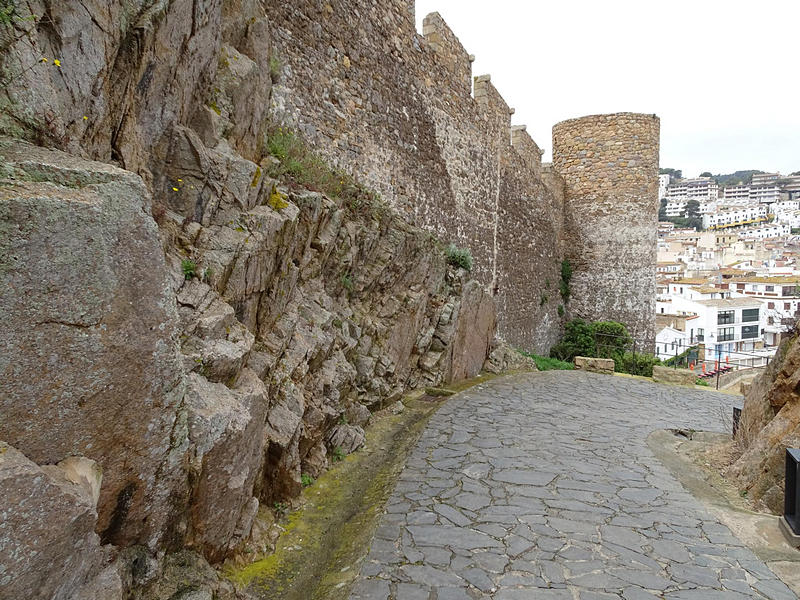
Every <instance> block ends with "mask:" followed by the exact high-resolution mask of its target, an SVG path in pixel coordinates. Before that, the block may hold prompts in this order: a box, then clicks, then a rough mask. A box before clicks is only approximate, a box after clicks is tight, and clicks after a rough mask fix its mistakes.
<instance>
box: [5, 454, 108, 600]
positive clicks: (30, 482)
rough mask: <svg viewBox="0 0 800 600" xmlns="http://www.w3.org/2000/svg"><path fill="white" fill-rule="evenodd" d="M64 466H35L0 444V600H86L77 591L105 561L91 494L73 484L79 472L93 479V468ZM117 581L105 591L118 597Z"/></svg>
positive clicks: (86, 464)
mask: <svg viewBox="0 0 800 600" xmlns="http://www.w3.org/2000/svg"><path fill="white" fill-rule="evenodd" d="M75 458H76V459H77V457H75ZM78 465H82V466H78ZM64 467H65V468H63V469H62V468H61V467H58V466H55V465H52V466H45V467H39V466H38V465H36V464H35V463H34V462H32V461H31V460H29V459H27V458H26V457H25V456H24V455H23V454H22V453H21V452H19V451H18V450H16V449H15V448H13V447H11V446H9V445H8V444H6V443H5V442H0V598H30V599H32V600H71V599H73V598H77V597H86V596H85V595H82V594H81V593H79V592H82V588H84V587H85V586H87V585H88V586H91V584H92V581H93V580H94V578H95V577H96V576H97V575H99V573H100V571H101V570H102V569H103V567H104V565H105V563H106V562H107V561H108V558H109V557H108V556H107V553H106V551H105V550H104V549H103V548H102V547H101V546H100V538H99V537H98V535H97V534H96V533H95V532H94V528H95V525H96V523H97V513H96V512H95V505H94V502H95V498H94V496H93V491H92V489H91V487H89V486H87V485H82V483H77V482H75V481H73V479H83V478H84V477H83V476H81V477H76V474H77V473H78V472H86V473H90V474H91V475H90V476H89V477H90V478H91V479H95V475H94V474H95V473H96V472H97V470H96V469H95V468H94V467H95V465H94V463H92V461H87V460H86V459H81V460H73V461H70V462H68V463H65V465H64ZM112 579H114V578H113V577H112ZM118 582H119V578H118V577H117V578H116V583H117V585H114V582H112V581H109V582H108V584H109V585H108V586H104V587H107V589H113V588H116V589H117V590H118V591H120V592H121V589H120V586H119V585H118ZM104 597H105V598H108V599H109V600H113V598H114V596H113V595H110V594H108V593H107V594H106V595H105V596H104ZM119 597H121V596H117V598H119Z"/></svg>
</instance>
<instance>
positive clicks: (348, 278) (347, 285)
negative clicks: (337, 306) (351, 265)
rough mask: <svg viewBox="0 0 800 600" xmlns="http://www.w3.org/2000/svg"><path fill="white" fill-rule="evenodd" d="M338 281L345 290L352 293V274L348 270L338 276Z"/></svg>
mask: <svg viewBox="0 0 800 600" xmlns="http://www.w3.org/2000/svg"><path fill="white" fill-rule="evenodd" d="M339 283H341V284H342V287H343V288H344V289H346V290H347V293H348V294H352V293H353V289H354V287H355V285H354V284H353V276H352V275H351V274H350V271H347V272H346V273H342V276H341V277H340V278H339Z"/></svg>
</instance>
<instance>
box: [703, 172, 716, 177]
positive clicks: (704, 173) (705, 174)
mask: <svg viewBox="0 0 800 600" xmlns="http://www.w3.org/2000/svg"><path fill="white" fill-rule="evenodd" d="M700 177H713V175H712V174H711V171H703V172H702V173H700Z"/></svg>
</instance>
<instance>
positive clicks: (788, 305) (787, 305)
mask: <svg viewBox="0 0 800 600" xmlns="http://www.w3.org/2000/svg"><path fill="white" fill-rule="evenodd" d="M783 310H792V305H791V304H789V303H788V302H784V303H783Z"/></svg>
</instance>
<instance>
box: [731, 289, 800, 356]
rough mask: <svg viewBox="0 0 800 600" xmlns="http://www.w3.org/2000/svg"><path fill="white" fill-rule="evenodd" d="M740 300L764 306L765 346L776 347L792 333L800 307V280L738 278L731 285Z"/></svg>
mask: <svg viewBox="0 0 800 600" xmlns="http://www.w3.org/2000/svg"><path fill="white" fill-rule="evenodd" d="M728 289H729V290H731V291H732V292H733V293H734V294H736V295H737V296H746V297H751V298H755V299H758V300H760V301H761V303H762V304H763V306H764V311H765V313H764V314H765V316H764V321H765V322H764V325H763V329H764V342H765V343H766V344H767V345H769V346H777V345H778V344H780V342H781V338H782V337H783V336H784V335H785V334H786V333H787V332H788V331H789V328H790V321H792V320H793V319H794V318H795V316H796V314H797V310H798V307H799V306H800V277H798V276H789V277H737V278H736V279H735V280H732V281H731V282H730V283H729V284H728Z"/></svg>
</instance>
